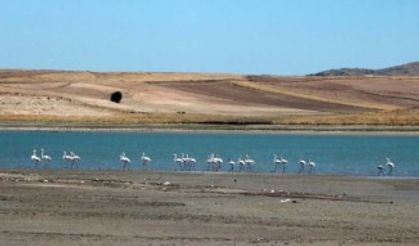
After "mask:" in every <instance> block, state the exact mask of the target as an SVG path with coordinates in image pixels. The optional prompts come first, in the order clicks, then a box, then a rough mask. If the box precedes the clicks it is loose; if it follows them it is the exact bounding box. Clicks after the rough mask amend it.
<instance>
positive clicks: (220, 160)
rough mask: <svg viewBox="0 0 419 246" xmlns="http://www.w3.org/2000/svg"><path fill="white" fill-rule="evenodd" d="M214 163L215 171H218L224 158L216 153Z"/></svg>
mask: <svg viewBox="0 0 419 246" xmlns="http://www.w3.org/2000/svg"><path fill="white" fill-rule="evenodd" d="M214 163H215V171H216V172H218V171H219V170H220V169H221V167H222V165H223V159H221V157H219V156H218V155H215V156H214Z"/></svg>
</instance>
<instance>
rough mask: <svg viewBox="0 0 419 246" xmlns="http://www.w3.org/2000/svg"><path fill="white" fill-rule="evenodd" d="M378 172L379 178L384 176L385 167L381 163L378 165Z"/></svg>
mask: <svg viewBox="0 0 419 246" xmlns="http://www.w3.org/2000/svg"><path fill="white" fill-rule="evenodd" d="M377 170H378V174H377V175H378V176H384V175H385V174H384V167H383V165H381V164H380V163H377Z"/></svg>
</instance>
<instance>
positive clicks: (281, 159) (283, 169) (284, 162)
mask: <svg viewBox="0 0 419 246" xmlns="http://www.w3.org/2000/svg"><path fill="white" fill-rule="evenodd" d="M279 160H280V161H281V166H282V173H285V168H286V166H287V165H288V161H287V160H286V159H284V158H283V157H282V156H281V157H279Z"/></svg>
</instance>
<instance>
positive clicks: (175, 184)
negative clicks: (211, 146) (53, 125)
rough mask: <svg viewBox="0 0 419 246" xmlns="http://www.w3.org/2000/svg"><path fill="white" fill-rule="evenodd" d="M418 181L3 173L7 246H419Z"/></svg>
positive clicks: (0, 211) (2, 239)
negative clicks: (255, 245)
mask: <svg viewBox="0 0 419 246" xmlns="http://www.w3.org/2000/svg"><path fill="white" fill-rule="evenodd" d="M418 201H419V180H417V179H413V180H410V179H371V178H364V177H349V176H330V175H328V176H321V175H313V176H308V175H274V174H228V173H174V172H142V171H130V172H124V171H77V170H39V171H36V170H8V169H4V170H0V219H1V220H2V221H3V222H4V223H1V225H0V227H1V228H0V244H1V245H22V244H24V245H58V244H59V245H144V244H145V245H250V244H255V243H258V245H308V244H316V245H341V244H347V245H417V244H418V242H419V224H418V223H417V221H419V203H418Z"/></svg>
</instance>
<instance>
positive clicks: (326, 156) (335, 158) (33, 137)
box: [0, 131, 419, 177]
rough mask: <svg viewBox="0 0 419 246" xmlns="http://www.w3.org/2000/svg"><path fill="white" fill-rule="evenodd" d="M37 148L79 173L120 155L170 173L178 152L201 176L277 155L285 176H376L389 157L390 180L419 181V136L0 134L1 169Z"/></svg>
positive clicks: (264, 162)
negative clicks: (213, 160) (76, 162)
mask: <svg viewBox="0 0 419 246" xmlns="http://www.w3.org/2000/svg"><path fill="white" fill-rule="evenodd" d="M42 147H43V148H44V149H45V150H46V154H48V155H50V156H52V158H53V161H52V163H51V164H50V167H51V168H63V167H64V162H63V160H62V159H61V156H62V153H63V151H64V150H67V151H74V152H76V153H77V154H78V155H80V156H81V158H82V161H81V164H80V167H81V168H84V169H118V168H121V164H120V162H119V154H120V153H121V152H123V151H124V152H125V153H126V154H127V156H128V157H130V158H131V161H132V162H131V167H132V168H137V169H138V168H140V159H139V158H140V153H141V152H145V153H146V154H147V155H148V156H150V157H151V158H152V162H151V165H150V167H149V169H155V170H174V168H175V165H174V163H173V160H172V159H173V157H172V155H173V153H182V152H183V153H189V154H190V155H191V156H193V157H194V158H196V159H197V161H198V163H197V169H198V170H205V169H206V163H205V160H206V157H207V156H208V155H209V154H210V153H217V154H219V155H220V156H221V157H222V158H223V159H224V162H225V163H226V162H227V159H228V158H233V159H235V160H237V159H238V158H239V157H240V156H241V155H243V154H249V155H250V156H251V157H252V158H253V159H254V160H255V161H256V163H257V165H256V171H257V172H270V171H272V170H273V164H272V159H273V154H274V153H277V154H281V155H283V156H284V157H285V158H286V159H288V161H289V164H288V168H287V172H296V171H297V169H298V166H297V162H298V159H299V157H303V158H311V159H313V160H314V161H315V162H316V163H317V173H333V174H353V175H376V173H377V170H376V163H377V162H381V163H384V162H385V157H390V158H391V159H392V161H393V162H394V163H395V164H396V168H395V170H394V175H395V176H416V177H418V176H419V152H418V147H419V136H414V135H412V136H407V135H382V136H380V135H358V134H357V135H332V134H330V135H328V134H318V135H314V134H245V133H174V132H158V133H156V132H152V133H145V132H53V131H0V167H2V168H28V167H32V163H31V161H30V156H31V154H32V149H34V148H36V149H40V148H42ZM223 169H224V170H228V165H224V168H223Z"/></svg>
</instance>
